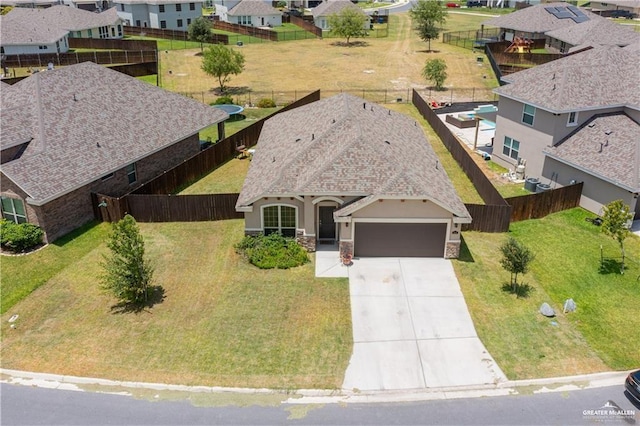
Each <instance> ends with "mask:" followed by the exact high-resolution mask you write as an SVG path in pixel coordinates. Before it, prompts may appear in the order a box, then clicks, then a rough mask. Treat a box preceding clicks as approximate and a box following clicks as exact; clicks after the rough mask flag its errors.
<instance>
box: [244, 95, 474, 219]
mask: <svg viewBox="0 0 640 426" xmlns="http://www.w3.org/2000/svg"><path fill="white" fill-rule="evenodd" d="M278 195H282V196H285V195H286V196H291V195H356V196H369V195H374V196H388V197H407V198H425V199H430V200H432V201H434V202H436V203H437V204H439V205H441V206H442V207H444V208H446V209H448V210H449V211H451V212H453V213H454V214H455V215H457V216H459V217H469V213H468V212H467V210H466V208H465V207H464V204H463V203H462V201H461V200H460V198H459V197H458V195H457V193H456V191H455V189H454V188H453V185H452V184H451V181H450V180H449V178H448V176H447V174H446V172H445V171H444V169H443V168H442V166H440V165H439V160H438V157H437V155H436V154H435V152H434V151H433V149H432V148H431V146H430V145H429V143H428V142H427V140H426V139H425V135H424V133H423V131H422V128H421V127H420V126H418V125H417V124H416V122H415V121H414V120H412V119H410V118H408V117H406V116H404V115H402V114H399V113H397V112H392V111H390V110H388V109H386V108H384V107H382V106H380V105H376V104H372V103H369V102H367V101H365V100H363V99H361V98H358V97H355V96H351V95H348V94H341V95H337V96H334V97H331V98H328V99H323V100H320V101H317V102H314V103H312V104H309V105H305V106H303V107H300V108H296V109H294V110H291V111H287V112H284V113H281V114H278V115H276V116H275V117H273V118H271V119H269V120H267V122H266V123H265V124H264V127H263V129H262V132H261V134H260V139H259V141H258V145H257V148H256V152H255V154H254V157H253V160H252V162H251V167H250V168H249V173H248V175H247V178H246V180H245V182H244V186H243V188H242V192H241V193H240V198H239V199H238V203H237V205H236V207H237V208H240V207H243V206H249V205H251V204H252V203H253V202H254V201H256V200H257V199H260V198H261V197H266V196H278Z"/></svg>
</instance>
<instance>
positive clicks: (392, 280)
mask: <svg viewBox="0 0 640 426" xmlns="http://www.w3.org/2000/svg"><path fill="white" fill-rule="evenodd" d="M348 273H349V291H350V295H351V316H352V322H353V340H354V346H353V354H352V356H351V360H350V362H349V366H348V368H347V371H346V374H345V380H344V383H343V385H342V387H343V389H349V390H353V389H358V390H397V389H420V388H436V387H454V386H472V385H481V384H493V383H497V382H499V381H503V380H506V377H505V376H504V374H503V373H502V371H501V370H500V368H499V367H498V365H497V364H496V363H495V361H494V360H493V358H492V357H491V355H490V354H489V353H488V352H487V350H486V349H485V347H484V345H483V344H482V342H481V341H480V339H479V338H478V335H477V334H476V331H475V328H474V326H473V321H472V320H471V317H470V316H469V312H468V310H467V305H466V303H465V301H464V297H463V295H462V292H461V291H460V285H459V283H458V280H457V278H456V276H455V273H454V271H453V266H452V265H451V261H449V260H446V259H437V258H363V259H357V260H354V264H353V265H352V266H351V267H349V272H348Z"/></svg>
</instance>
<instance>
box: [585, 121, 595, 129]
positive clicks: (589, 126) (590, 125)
mask: <svg viewBox="0 0 640 426" xmlns="http://www.w3.org/2000/svg"><path fill="white" fill-rule="evenodd" d="M595 126H596V123H594V122H593V121H592V122H591V123H589V124H588V125H587V127H588V128H590V129H593V128H594V127H595Z"/></svg>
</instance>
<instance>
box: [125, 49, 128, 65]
mask: <svg viewBox="0 0 640 426" xmlns="http://www.w3.org/2000/svg"><path fill="white" fill-rule="evenodd" d="M128 52H129V51H128V50H125V51H124V60H125V62H126V63H129V53H128Z"/></svg>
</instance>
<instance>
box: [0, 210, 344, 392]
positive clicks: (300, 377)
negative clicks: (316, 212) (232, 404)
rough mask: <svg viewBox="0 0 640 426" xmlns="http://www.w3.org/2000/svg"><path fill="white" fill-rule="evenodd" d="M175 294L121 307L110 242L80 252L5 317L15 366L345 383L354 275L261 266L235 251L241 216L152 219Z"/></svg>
mask: <svg viewBox="0 0 640 426" xmlns="http://www.w3.org/2000/svg"><path fill="white" fill-rule="evenodd" d="M140 226H141V230H142V233H143V235H144V237H145V239H146V241H147V252H148V254H149V257H150V258H151V259H152V260H153V262H154V264H155V266H156V273H155V284H157V285H162V287H163V288H164V290H165V296H166V298H165V300H164V301H163V302H162V303H160V304H157V305H155V306H154V307H153V308H152V309H150V310H146V311H143V312H141V313H139V314H114V313H112V312H111V310H110V306H111V305H113V304H114V302H115V301H114V300H113V299H112V298H111V297H110V296H109V295H108V294H105V293H103V292H102V291H101V290H100V288H99V282H98V278H97V277H98V276H99V275H100V267H99V265H98V263H99V261H100V259H101V254H102V253H103V252H105V246H104V245H101V246H99V247H97V248H95V249H92V250H89V251H88V252H87V253H86V254H85V255H83V256H78V257H77V259H75V262H73V263H72V264H69V265H68V266H67V267H65V268H64V269H62V270H61V271H60V272H59V273H58V274H57V275H55V276H54V277H52V278H51V279H50V280H48V282H47V285H45V286H42V287H40V288H39V289H38V290H37V291H35V292H34V293H33V294H32V295H31V297H29V298H27V299H26V300H23V301H22V302H20V303H18V304H17V305H15V306H14V307H13V309H12V310H11V313H19V314H20V318H19V319H18V321H17V322H16V326H17V327H16V328H15V329H10V328H9V324H8V323H7V319H8V315H9V313H7V314H5V315H4V316H2V326H1V327H2V335H3V341H2V349H1V350H2V352H1V354H2V364H3V367H4V368H12V369H20V370H32V371H43V372H49V373H56V374H69V375H77V376H91V377H106V378H110V379H115V380H134V381H135V380H142V381H148V382H161V383H181V384H202V385H212V386H246V387H270V388H279V389H295V388H338V387H340V385H341V383H342V380H343V375H344V371H345V369H346V366H347V363H348V361H349V356H350V354H351V346H352V343H351V342H352V336H351V320H350V318H351V315H350V306H349V290H348V283H347V280H346V279H324V280H322V279H316V278H315V277H314V266H313V264H308V265H305V266H302V267H299V268H295V269H292V270H287V271H282V270H271V271H261V270H259V269H257V268H255V267H253V266H251V265H249V264H248V263H246V262H245V261H244V260H243V259H241V257H240V256H239V255H237V254H236V253H235V251H234V249H233V244H234V243H235V242H237V241H239V240H240V238H241V237H242V234H243V233H242V229H243V228H242V227H243V222H242V221H240V220H234V221H223V222H201V223H169V224H140Z"/></svg>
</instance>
